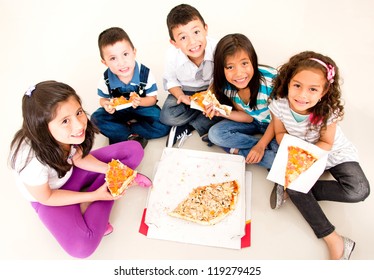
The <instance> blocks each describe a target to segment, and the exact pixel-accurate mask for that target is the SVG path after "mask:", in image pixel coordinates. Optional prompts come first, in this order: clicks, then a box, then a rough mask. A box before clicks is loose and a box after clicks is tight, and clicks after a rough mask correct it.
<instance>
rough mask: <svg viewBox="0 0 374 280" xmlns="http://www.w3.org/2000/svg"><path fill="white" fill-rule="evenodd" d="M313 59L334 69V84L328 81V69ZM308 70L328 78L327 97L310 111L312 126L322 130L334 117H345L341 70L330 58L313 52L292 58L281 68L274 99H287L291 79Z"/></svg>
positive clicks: (306, 52)
mask: <svg viewBox="0 0 374 280" xmlns="http://www.w3.org/2000/svg"><path fill="white" fill-rule="evenodd" d="M311 58H314V59H317V60H320V61H322V62H323V63H325V64H327V65H331V66H332V67H334V69H335V76H334V81H333V82H332V83H330V82H329V81H328V80H327V69H326V67H325V66H323V65H322V64H321V63H318V62H317V61H315V60H313V59H311ZM306 69H319V70H321V71H322V73H323V74H324V76H325V77H326V83H325V85H324V90H325V91H326V93H325V95H324V96H323V97H322V98H321V100H320V101H319V102H318V103H317V104H316V105H315V106H314V107H313V108H310V109H309V112H310V115H311V124H312V126H315V127H318V128H319V129H322V128H325V127H326V124H327V120H328V119H329V118H331V117H332V116H334V117H335V118H336V119H341V118H342V117H343V115H344V107H343V105H342V103H341V89H340V84H339V81H340V74H339V68H338V67H337V66H336V64H335V62H334V61H333V60H332V59H331V58H330V57H328V56H324V55H322V54H319V53H316V52H313V51H305V52H301V53H299V54H296V55H294V56H292V57H291V58H290V60H289V61H288V62H287V63H285V64H283V65H282V66H281V67H280V68H279V74H278V76H277V77H276V78H275V80H274V88H273V92H272V97H273V98H275V99H276V98H287V97H288V86H289V83H290V81H291V79H292V78H293V77H294V76H295V75H296V74H297V73H299V72H300V71H302V70H306Z"/></svg>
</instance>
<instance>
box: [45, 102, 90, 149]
mask: <svg viewBox="0 0 374 280" xmlns="http://www.w3.org/2000/svg"><path fill="white" fill-rule="evenodd" d="M86 128H87V116H86V114H85V112H84V111H83V109H82V107H81V105H80V104H79V102H78V101H77V100H76V99H75V98H74V97H69V98H68V99H67V100H66V101H64V102H61V103H59V104H58V106H57V108H56V116H55V117H54V119H52V120H51V121H50V122H49V123H48V129H49V131H50V133H51V135H52V136H53V138H55V139H56V141H57V142H59V143H60V144H61V146H63V147H65V148H67V149H69V147H70V145H71V144H81V143H82V142H83V141H84V139H85V137H86Z"/></svg>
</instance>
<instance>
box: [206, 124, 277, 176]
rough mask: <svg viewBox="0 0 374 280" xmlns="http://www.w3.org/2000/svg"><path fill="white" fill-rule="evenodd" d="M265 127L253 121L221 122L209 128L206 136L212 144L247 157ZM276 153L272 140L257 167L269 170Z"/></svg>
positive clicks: (274, 143)
mask: <svg viewBox="0 0 374 280" xmlns="http://www.w3.org/2000/svg"><path fill="white" fill-rule="evenodd" d="M267 127H268V124H267V123H261V122H259V121H257V120H255V119H254V120H253V122H251V123H240V122H235V121H231V120H223V121H221V122H219V123H217V124H215V125H214V126H212V127H211V128H210V130H209V134H208V136H209V140H210V141H211V142H212V143H213V144H215V145H217V146H220V147H225V148H235V149H239V155H242V156H243V157H247V155H248V153H249V151H250V150H251V149H252V148H253V146H255V145H256V144H257V142H258V141H259V139H260V138H259V137H261V136H258V135H256V134H264V133H265V131H266V129H267ZM277 151H278V143H277V141H276V140H275V138H274V139H273V140H272V141H271V142H270V143H269V145H268V147H267V148H266V149H265V154H264V156H263V158H262V160H261V161H260V162H259V163H258V165H259V166H262V167H265V168H267V169H270V168H271V166H272V165H273V161H274V158H275V155H276V153H277Z"/></svg>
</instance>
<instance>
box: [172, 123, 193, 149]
mask: <svg viewBox="0 0 374 280" xmlns="http://www.w3.org/2000/svg"><path fill="white" fill-rule="evenodd" d="M191 135H192V129H191V128H190V126H189V125H182V126H173V127H172V128H171V129H170V133H169V136H168V138H167V139H166V147H168V148H171V147H173V146H174V145H175V143H177V141H179V144H178V148H180V147H181V146H182V145H183V143H184V141H185V140H186V139H187V138H188V137H190V136H191Z"/></svg>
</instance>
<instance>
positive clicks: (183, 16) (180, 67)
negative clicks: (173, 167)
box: [160, 4, 221, 147]
mask: <svg viewBox="0 0 374 280" xmlns="http://www.w3.org/2000/svg"><path fill="white" fill-rule="evenodd" d="M167 26H168V30H169V36H170V43H171V44H172V45H173V46H174V47H172V48H170V50H169V51H168V53H167V62H166V69H165V74H164V77H163V84H164V88H165V89H166V90H167V91H168V92H169V95H168V96H167V98H166V100H165V103H164V105H163V107H162V109H161V114H160V121H161V122H162V123H164V124H166V125H169V126H173V127H172V129H171V131H170V134H169V137H168V139H167V143H166V146H168V147H172V146H173V145H174V144H175V143H176V142H177V141H180V143H179V146H181V144H182V143H183V141H184V140H185V138H186V137H188V136H190V135H191V132H192V131H193V130H196V131H197V132H198V133H199V135H200V136H204V135H206V134H207V133H208V130H209V128H210V127H211V126H212V125H213V124H215V123H216V122H218V121H220V120H221V118H214V119H212V120H210V119H209V118H207V117H206V116H205V115H204V114H203V113H202V112H201V111H198V110H195V109H191V108H190V104H191V102H190V96H191V95H193V94H194V93H196V92H199V91H204V90H207V89H208V87H209V84H210V82H211V79H212V77H213V53H214V50H215V47H216V45H217V41H216V40H213V39H211V38H209V37H207V33H208V26H207V24H206V23H205V21H204V19H203V17H202V16H201V15H200V13H199V11H198V10H196V9H195V8H194V7H192V6H190V5H187V4H181V5H178V6H176V7H174V8H173V9H172V10H171V11H170V12H169V14H168V16H167Z"/></svg>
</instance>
